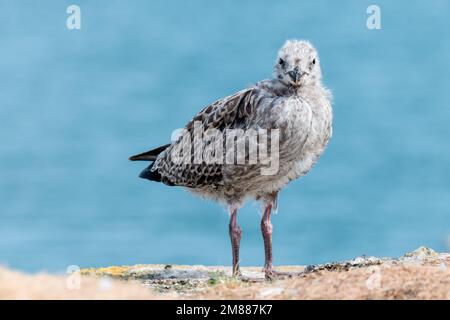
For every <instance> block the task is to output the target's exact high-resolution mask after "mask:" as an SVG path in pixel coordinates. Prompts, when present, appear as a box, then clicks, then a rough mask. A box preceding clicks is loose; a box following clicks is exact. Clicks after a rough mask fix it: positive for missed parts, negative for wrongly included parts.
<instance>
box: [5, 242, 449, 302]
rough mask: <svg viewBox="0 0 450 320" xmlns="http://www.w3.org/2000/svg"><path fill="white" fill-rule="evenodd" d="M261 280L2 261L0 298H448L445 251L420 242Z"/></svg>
mask: <svg viewBox="0 0 450 320" xmlns="http://www.w3.org/2000/svg"><path fill="white" fill-rule="evenodd" d="M277 269H279V270H282V271H289V272H295V273H297V275H296V276H294V277H292V278H288V279H284V280H275V281H265V280H264V275H263V273H262V271H261V268H260V267H244V268H242V272H243V276H244V277H243V278H239V279H238V278H233V277H231V275H230V267H205V266H178V265H136V266H113V267H106V268H89V269H82V270H81V272H79V273H78V272H77V273H75V274H70V275H48V274H37V275H28V274H23V273H20V272H15V271H11V270H8V269H5V268H1V267H0V299H450V254H448V253H436V252H434V251H433V250H431V249H429V248H426V247H420V248H419V249H417V250H415V251H413V252H410V253H407V254H405V255H403V256H402V257H400V258H397V259H391V258H375V257H358V258H355V259H353V260H349V261H344V262H336V263H327V264H323V265H316V266H289V267H279V268H277Z"/></svg>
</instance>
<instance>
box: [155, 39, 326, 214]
mask: <svg viewBox="0 0 450 320" xmlns="http://www.w3.org/2000/svg"><path fill="white" fill-rule="evenodd" d="M293 67H297V69H298V70H302V72H304V73H303V76H302V77H301V78H300V80H299V81H298V83H293V82H292V80H291V79H290V78H289V77H288V72H287V70H290V69H292V68H293ZM196 121H199V122H201V126H202V129H203V130H207V129H211V128H215V129H219V130H221V131H222V132H223V134H225V130H226V129H243V130H247V129H255V130H258V129H269V130H270V129H279V130H280V142H279V169H278V172H277V173H276V174H274V175H261V173H260V169H261V167H262V166H263V165H262V164H248V163H247V164H242V165H238V164H219V163H215V164H214V163H213V164H206V163H204V162H203V163H200V164H195V163H192V161H190V162H191V163H187V164H185V163H181V164H180V163H174V162H173V161H172V159H171V157H172V155H173V153H174V152H177V151H176V150H179V147H180V144H182V143H183V139H182V137H180V138H179V139H177V140H176V141H175V142H173V143H172V144H171V145H169V146H168V147H167V148H166V149H165V150H164V151H163V152H162V153H160V154H159V155H158V156H157V158H156V161H155V162H154V163H153V164H152V165H151V166H150V170H151V171H152V172H155V173H157V174H158V175H159V176H160V178H161V181H162V182H164V183H166V184H168V185H178V186H184V187H188V189H189V190H190V191H192V192H194V193H195V194H197V195H200V196H203V197H207V198H213V199H214V200H217V201H221V202H224V203H226V204H227V205H229V206H239V205H240V204H241V203H242V202H243V201H244V200H246V199H247V198H256V199H262V200H263V201H266V200H265V199H271V200H267V201H273V195H274V194H277V192H278V191H279V190H281V189H282V188H283V187H284V186H285V185H286V184H287V183H289V181H291V180H293V179H296V178H298V177H301V176H302V175H305V174H306V173H307V172H308V171H309V170H310V169H311V168H312V166H313V165H314V164H315V162H316V161H317V159H318V158H319V156H320V155H321V154H322V152H323V151H324V149H325V147H326V145H327V143H328V141H329V139H330V137H331V134H332V108H331V94H330V92H329V91H328V90H327V89H326V88H325V87H324V86H323V85H322V83H321V70H320V66H319V58H318V55H317V52H316V50H315V49H314V48H313V47H312V45H311V44H309V43H308V42H305V41H297V40H292V41H288V42H286V44H285V45H284V46H283V47H282V48H281V49H280V51H279V53H278V57H277V62H276V64H275V67H274V78H273V79H270V80H263V81H261V82H259V83H257V84H255V85H254V86H252V87H250V88H247V89H244V90H241V91H239V92H237V93H235V94H233V95H231V96H228V97H225V98H223V99H220V100H218V101H216V102H214V103H212V104H211V105H209V106H207V107H205V108H204V109H203V110H201V111H200V112H199V113H198V114H197V115H196V116H195V117H194V118H193V119H192V120H191V121H190V122H189V123H188V124H187V125H186V126H185V129H186V130H187V131H188V132H189V133H190V134H191V137H192V135H193V129H194V123H195V122H196ZM224 141H225V139H224ZM214 143H223V142H222V141H211V143H210V144H209V145H208V144H205V145H203V146H202V145H194V148H193V150H194V152H193V153H192V154H186V155H183V156H185V157H191V160H192V159H193V158H194V157H195V156H196V153H199V152H200V153H202V154H203V153H204V151H205V148H211V147H212V145H211V144H214ZM177 148H178V149H177ZM224 150H225V149H224ZM224 152H225V151H224ZM188 162H189V161H188Z"/></svg>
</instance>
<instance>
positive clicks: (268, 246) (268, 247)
mask: <svg viewBox="0 0 450 320" xmlns="http://www.w3.org/2000/svg"><path fill="white" fill-rule="evenodd" d="M272 206H273V205H272V203H270V204H267V205H266V206H265V208H264V214H263V217H262V219H261V231H262V235H263V239H264V253H265V263H264V269H263V271H264V273H265V275H266V279H268V280H270V279H273V278H276V277H292V276H294V275H297V273H289V272H279V271H275V270H274V269H273V264H272V229H273V228H272V223H271V222H270V214H271V211H272Z"/></svg>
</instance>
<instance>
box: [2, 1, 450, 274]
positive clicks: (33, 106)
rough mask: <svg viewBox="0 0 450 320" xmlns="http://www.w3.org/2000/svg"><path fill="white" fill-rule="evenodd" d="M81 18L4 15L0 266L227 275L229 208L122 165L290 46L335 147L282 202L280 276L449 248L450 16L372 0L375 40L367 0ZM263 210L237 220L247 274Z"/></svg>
mask: <svg viewBox="0 0 450 320" xmlns="http://www.w3.org/2000/svg"><path fill="white" fill-rule="evenodd" d="M74 2H75V4H77V5H79V6H80V7H81V26H82V28H81V30H79V31H77V30H73V31H70V30H68V29H67V28H66V18H67V16H68V14H67V13H66V8H67V6H68V5H70V4H72V3H74ZM74 2H72V1H71V2H69V1H56V0H55V1H48V0H47V1H12V0H9V1H2V2H1V4H0V26H1V32H0V48H1V49H0V75H1V76H0V119H1V125H0V136H1V138H2V139H1V141H2V142H1V144H0V264H1V265H6V266H10V267H13V268H18V269H21V270H26V271H38V270H48V271H64V270H65V269H66V267H67V266H68V265H73V264H75V265H79V266H81V267H87V266H106V265H112V264H114V265H118V264H136V263H177V264H212V265H215V264H219V265H223V264H228V265H229V264H230V263H231V254H230V244H229V239H228V226H227V224H228V215H227V214H226V212H225V211H224V209H222V208H221V207H219V206H218V205H216V204H214V203H210V202H205V201H203V200H200V199H197V198H194V197H192V196H191V195H190V194H189V193H187V192H186V191H184V190H182V189H179V188H169V187H166V186H164V185H158V184H155V183H150V182H148V181H145V180H142V179H138V177H137V176H138V174H139V172H140V171H141V170H142V169H143V166H144V164H143V163H131V162H129V161H128V160H127V158H128V156H130V155H132V154H134V153H137V152H142V151H145V150H146V149H149V148H152V147H155V146H158V145H160V144H164V143H166V142H167V141H168V140H169V139H170V135H171V132H172V130H173V129H175V128H180V127H182V126H183V125H184V124H185V123H186V121H187V120H189V119H190V118H191V117H192V116H193V115H194V114H195V113H196V112H197V111H198V110H200V108H202V107H203V106H205V105H207V104H208V103H211V102H213V101H214V100H216V99H218V98H221V97H223V96H226V95H229V94H231V93H234V92H235V91H237V90H239V89H242V88H244V87H245V86H247V85H250V84H252V83H254V82H256V81H258V80H261V79H264V78H267V77H270V76H271V70H272V65H273V62H274V60H275V56H276V52H277V50H278V48H279V47H280V46H281V45H282V44H283V42H284V41H285V40H286V39H288V38H303V39H309V40H310V41H311V42H312V43H313V44H314V45H315V46H316V47H317V49H318V50H319V54H320V57H321V64H322V68H323V74H324V82H325V84H326V85H327V86H328V87H329V88H330V89H331V90H332V91H333V94H334V114H335V118H334V136H333V138H332V140H331V142H330V144H329V147H328V149H327V151H326V153H325V155H324V156H323V157H322V158H321V159H320V161H319V163H318V164H317V165H316V167H315V168H314V169H313V170H312V171H311V173H310V174H309V175H308V176H306V177H305V178H303V179H301V180H298V181H296V182H294V183H292V184H290V185H289V186H288V187H287V188H286V189H285V190H284V191H283V192H282V193H281V195H280V202H279V212H278V214H277V215H275V216H274V218H273V224H274V259H275V260H274V262H275V264H313V263H321V262H328V261H332V260H340V259H347V258H352V257H355V256H358V255H361V254H367V255H377V256H398V255H401V254H402V253H404V252H406V251H410V250H413V249H415V248H417V247H418V246H420V245H427V246H431V247H432V248H434V249H436V250H440V251H444V250H448V248H447V247H446V245H445V241H446V238H447V236H448V235H449V234H450V219H449V211H450V170H449V167H450V142H449V141H450V125H449V124H450V91H449V89H450V80H449V74H450V3H449V2H448V1H445V0H436V1H433V2H432V3H430V2H428V1H395V2H393V1H376V4H378V5H379V6H380V7H381V19H382V20H381V21H382V29H381V30H368V29H367V28H366V19H367V16H368V15H367V14H366V8H367V6H368V5H370V4H372V2H369V1H339V2H338V1H298V0H295V1H279V2H275V1H272V2H268V1H267V2H261V1H245V2H244V1H240V2H238V1H222V2H214V3H213V2H212V1H206V0H205V1H199V0H196V1H181V0H180V1H144V0H142V1H137V0H134V1H128V2H126V1H118V0H108V1H85V0H77V1H74ZM258 211H259V207H258V205H257V204H248V205H247V206H246V207H245V208H244V209H242V210H241V212H240V214H239V221H240V224H241V226H242V227H243V229H244V233H243V239H242V249H241V258H242V259H241V264H242V265H262V264H263V246H262V238H261V235H260V231H259V219H260V214H259V212H258Z"/></svg>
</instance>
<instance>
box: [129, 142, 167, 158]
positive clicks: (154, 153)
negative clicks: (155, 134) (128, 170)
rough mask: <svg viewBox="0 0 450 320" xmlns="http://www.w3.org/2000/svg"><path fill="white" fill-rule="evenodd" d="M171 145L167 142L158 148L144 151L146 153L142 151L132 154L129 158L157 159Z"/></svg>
mask: <svg viewBox="0 0 450 320" xmlns="http://www.w3.org/2000/svg"><path fill="white" fill-rule="evenodd" d="M168 146H170V143H169V144H165V145H163V146H161V147H158V148H156V149H153V150H150V151H147V152H144V153H140V154H137V155H134V156H131V157H130V158H129V159H130V160H131V161H155V160H156V158H157V157H158V155H159V154H160V153H161V152H163V151H164V150H166V149H167V147H168Z"/></svg>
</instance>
